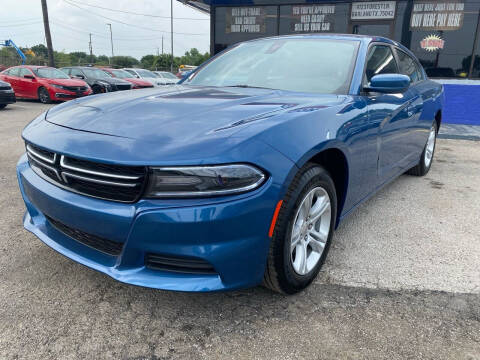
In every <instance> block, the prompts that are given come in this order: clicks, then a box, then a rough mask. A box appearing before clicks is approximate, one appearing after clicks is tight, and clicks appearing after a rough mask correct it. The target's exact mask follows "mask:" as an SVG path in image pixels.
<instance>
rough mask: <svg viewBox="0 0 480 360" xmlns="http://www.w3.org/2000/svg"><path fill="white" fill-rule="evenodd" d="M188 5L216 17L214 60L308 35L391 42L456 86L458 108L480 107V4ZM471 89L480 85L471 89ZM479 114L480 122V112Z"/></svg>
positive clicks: (278, 0) (237, 1)
mask: <svg viewBox="0 0 480 360" xmlns="http://www.w3.org/2000/svg"><path fill="white" fill-rule="evenodd" d="M180 1H181V2H183V3H185V4H187V5H190V6H194V7H196V8H198V9H200V10H201V11H204V12H208V13H210V19H211V20H210V21H211V30H210V31H211V35H210V40H211V41H210V49H211V53H212V54H216V53H218V52H220V51H222V50H223V49H225V48H227V47H228V46H230V45H232V44H235V43H237V42H240V41H245V40H251V39H256V38H260V37H266V36H276V35H288V34H308V33H348V34H363V35H377V36H385V37H388V38H391V39H394V40H396V41H398V42H400V43H402V44H403V45H405V46H406V47H407V48H409V49H410V50H411V51H412V52H413V53H414V54H415V55H416V56H417V57H418V59H419V60H420V62H421V63H422V65H423V66H424V68H425V70H426V72H427V74H428V75H429V77H430V78H434V79H442V80H439V81H441V82H443V83H444V84H449V85H452V86H454V85H455V86H454V87H453V88H451V89H449V90H450V92H451V93H452V95H451V96H455V97H457V98H460V99H456V100H455V101H456V104H457V105H459V106H462V104H458V101H460V103H462V101H463V102H468V103H470V102H471V101H474V102H476V103H480V90H479V89H480V80H478V79H480V44H479V42H480V1H479V0H463V1H462V0H437V1H434V0H429V1H428V0H403V1H402V0H398V1H342V0H337V1H336V0H180ZM467 85H470V86H471V85H478V86H474V88H471V87H470V86H469V87H468V88H464V87H465V86H467ZM472 96H474V98H472ZM462 99H463V100H462ZM468 106H471V105H468ZM468 106H467V107H468ZM477 106H478V105H477ZM473 111H474V113H475V112H476V114H475V115H476V116H477V115H478V117H480V109H474V110H473ZM456 115H457V116H459V115H458V114H456ZM461 116H465V115H461ZM468 116H473V115H471V114H470V115H468Z"/></svg>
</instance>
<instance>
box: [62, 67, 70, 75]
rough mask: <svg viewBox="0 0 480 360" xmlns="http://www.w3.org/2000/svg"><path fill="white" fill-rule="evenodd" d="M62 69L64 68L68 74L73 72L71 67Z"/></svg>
mask: <svg viewBox="0 0 480 360" xmlns="http://www.w3.org/2000/svg"><path fill="white" fill-rule="evenodd" d="M60 70H62V71H63V72H64V73H65V74H67V75H70V74H71V73H72V69H69V68H61V69H60Z"/></svg>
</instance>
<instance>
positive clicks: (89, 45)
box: [88, 33, 93, 61]
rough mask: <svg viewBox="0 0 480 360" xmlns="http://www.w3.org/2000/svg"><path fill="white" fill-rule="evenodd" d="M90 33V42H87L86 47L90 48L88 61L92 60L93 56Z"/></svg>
mask: <svg viewBox="0 0 480 360" xmlns="http://www.w3.org/2000/svg"><path fill="white" fill-rule="evenodd" d="M89 35H90V42H89V43H88V49H89V50H90V61H92V57H93V49H92V33H90V34H89Z"/></svg>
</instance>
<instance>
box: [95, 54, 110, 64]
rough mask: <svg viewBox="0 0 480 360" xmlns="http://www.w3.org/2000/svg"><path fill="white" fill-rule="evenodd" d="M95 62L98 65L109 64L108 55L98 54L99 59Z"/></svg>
mask: <svg viewBox="0 0 480 360" xmlns="http://www.w3.org/2000/svg"><path fill="white" fill-rule="evenodd" d="M95 64H98V65H108V56H107V55H99V56H97V61H96V62H95Z"/></svg>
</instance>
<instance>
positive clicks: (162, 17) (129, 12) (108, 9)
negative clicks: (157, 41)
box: [72, 1, 210, 21]
mask: <svg viewBox="0 0 480 360" xmlns="http://www.w3.org/2000/svg"><path fill="white" fill-rule="evenodd" d="M72 3H73V1H72ZM82 5H84V6H89V7H94V8H98V9H103V10H107V11H113V12H118V13H123V14H130V15H138V16H148V17H153V18H160V19H166V20H170V16H162V15H152V14H143V13H137V12H133V11H125V10H118V9H111V8H107V7H103V6H99V5H92V4H88V3H86V2H82ZM174 19H175V20H201V21H210V19H198V18H188V17H176V18H174Z"/></svg>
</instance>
